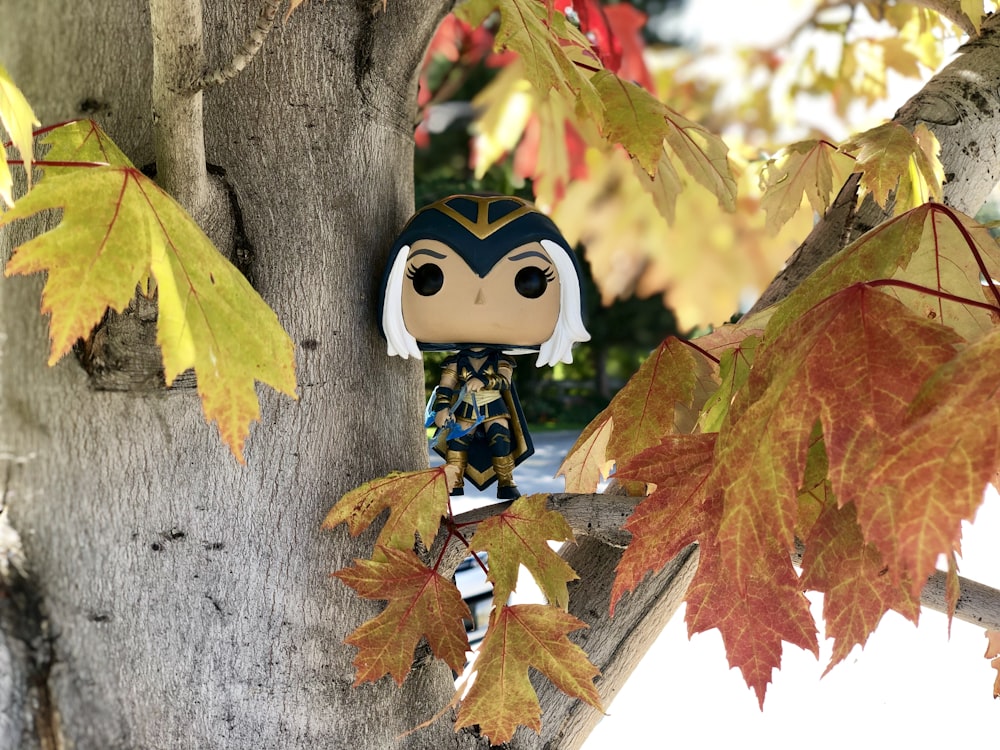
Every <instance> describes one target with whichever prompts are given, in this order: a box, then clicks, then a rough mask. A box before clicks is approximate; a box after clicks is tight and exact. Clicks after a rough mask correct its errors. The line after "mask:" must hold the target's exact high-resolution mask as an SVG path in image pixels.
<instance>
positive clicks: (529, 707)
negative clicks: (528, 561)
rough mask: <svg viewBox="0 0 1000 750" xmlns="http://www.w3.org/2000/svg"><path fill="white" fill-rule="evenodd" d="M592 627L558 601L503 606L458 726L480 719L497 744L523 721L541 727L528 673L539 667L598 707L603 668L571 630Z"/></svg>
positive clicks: (566, 689) (488, 634)
mask: <svg viewBox="0 0 1000 750" xmlns="http://www.w3.org/2000/svg"><path fill="white" fill-rule="evenodd" d="M585 627H587V626H586V624H585V623H583V622H581V621H580V620H578V619H577V618H575V617H573V616H572V615H570V614H567V613H566V612H563V611H562V610H559V609H556V608H555V607H549V606H545V605H541V604H518V605H516V606H513V607H508V606H503V607H501V608H500V611H499V613H498V614H497V616H496V618H495V620H494V622H493V623H492V624H491V625H490V628H489V630H487V631H486V637H485V638H484V639H483V642H482V644H481V645H480V647H479V655H478V656H477V657H476V663H475V673H474V674H475V675H476V677H475V682H474V683H473V684H472V687H471V688H469V692H468V693H467V694H466V696H465V698H464V699H463V700H462V706H461V708H460V709H459V712H458V721H457V722H456V723H455V729H456V730H457V729H461V728H462V727H467V726H471V725H473V724H478V725H479V730H480V731H481V732H482V733H483V734H484V735H486V736H487V737H489V739H490V742H491V743H492V744H494V745H499V744H501V743H504V742H507V741H508V740H510V738H511V737H513V735H514V730H515V729H516V728H517V727H518V725H523V726H526V727H529V728H531V729H533V730H534V731H535V732H537V731H538V730H539V729H540V728H541V722H540V720H539V719H540V715H541V711H540V707H539V705H538V696H537V694H536V693H535V690H534V688H532V687H531V681H530V680H529V679H528V668H529V667H534V668H535V669H537V670H538V671H539V672H541V673H542V674H544V675H545V676H546V677H548V678H549V680H551V681H552V682H553V683H554V684H555V686H556V687H558V688H559V689H560V690H562V691H563V692H564V693H566V694H567V695H569V696H571V697H573V698H578V699H580V700H582V701H583V702H584V703H587V704H588V705H590V706H593V707H594V708H596V709H597V710H598V711H603V709H602V708H601V699H600V696H599V695H598V693H597V688H596V687H594V677H595V676H597V674H598V670H597V668H596V667H594V665H593V664H591V663H590V660H589V659H587V655H586V654H585V653H584V651H583V649H581V648H580V647H579V646H577V645H575V644H573V643H571V642H570V641H569V639H568V638H566V634H567V633H571V632H573V631H574V630H579V629H580V628H585Z"/></svg>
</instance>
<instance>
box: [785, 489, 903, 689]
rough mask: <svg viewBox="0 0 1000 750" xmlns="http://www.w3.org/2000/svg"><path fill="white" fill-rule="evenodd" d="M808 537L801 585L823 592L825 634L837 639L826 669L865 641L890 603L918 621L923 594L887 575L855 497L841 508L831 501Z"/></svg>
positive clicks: (829, 668)
mask: <svg viewBox="0 0 1000 750" xmlns="http://www.w3.org/2000/svg"><path fill="white" fill-rule="evenodd" d="M831 500H832V498H831ZM804 541H805V545H806V551H805V555H803V558H802V587H803V588H806V589H812V590H814V591H821V592H823V594H824V597H823V619H824V620H825V621H826V635H827V637H828V638H833V639H834V644H833V655H832V656H831V658H830V663H829V664H828V665H827V668H826V672H829V671H830V670H831V669H833V667H834V666H835V665H836V664H837V663H839V662H841V661H843V659H845V658H846V657H847V655H848V654H849V653H850V651H851V649H852V648H853V647H854V646H855V645H856V644H860V645H861V646H864V645H865V642H866V641H867V640H868V636H869V635H871V633H872V632H874V630H875V627H876V626H877V625H878V623H879V621H880V620H881V619H882V615H884V614H885V613H886V612H888V611H889V610H890V609H893V610H895V611H897V612H899V613H900V614H901V615H903V616H904V617H906V618H908V619H910V620H912V621H913V622H916V621H917V618H918V617H919V616H920V599H919V596H914V595H913V593H912V592H911V591H910V588H909V586H907V585H903V584H900V583H895V582H893V580H892V576H888V575H885V573H886V569H885V564H884V563H883V562H882V556H881V555H880V554H879V552H878V550H877V549H876V548H875V547H874V546H873V545H871V544H866V543H865V540H864V538H863V537H862V535H861V529H860V527H859V526H858V522H857V515H856V513H855V510H854V505H853V504H852V503H848V504H846V505H844V506H843V507H842V508H838V507H837V506H836V504H835V503H833V502H830V503H829V504H828V505H827V506H826V508H824V510H823V512H822V513H821V514H820V517H819V519H817V522H816V524H815V525H814V526H813V528H812V529H811V533H810V536H809V537H808V538H807V539H806V540H804ZM824 674H825V672H824Z"/></svg>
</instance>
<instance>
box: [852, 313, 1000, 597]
mask: <svg viewBox="0 0 1000 750" xmlns="http://www.w3.org/2000/svg"><path fill="white" fill-rule="evenodd" d="M998 359H1000V331H997V332H994V333H991V334H989V335H988V336H984V337H983V338H982V339H980V340H979V341H976V342H974V343H973V344H971V345H969V346H968V347H966V348H965V349H963V350H962V351H961V352H959V354H958V355H957V356H955V357H954V359H952V360H951V361H950V362H948V363H947V364H945V365H944V366H943V367H941V368H940V369H939V370H938V372H937V373H935V375H934V377H933V378H931V379H930V380H929V381H928V382H927V383H926V384H925V386H924V387H923V388H922V389H921V392H920V394H919V395H918V396H917V397H916V398H915V399H914V401H913V406H912V407H911V409H910V411H909V413H908V414H907V415H906V420H905V422H904V423H903V429H902V430H897V431H896V434H895V437H894V439H893V441H892V442H891V444H889V445H887V446H886V447H885V450H884V452H883V454H882V455H881V456H880V457H879V459H878V462H877V464H876V465H875V466H874V467H873V468H872V470H871V471H870V472H869V476H868V478H867V486H866V487H865V488H864V490H865V491H864V492H863V493H861V497H859V499H858V500H857V501H856V505H857V509H858V521H859V523H860V525H861V528H862V530H863V531H864V534H865V538H866V539H868V540H869V541H871V542H872V543H873V544H875V545H876V546H878V548H879V551H880V552H881V553H882V556H883V557H884V558H885V561H886V564H887V565H888V566H889V570H890V572H891V574H892V576H893V578H894V580H897V581H898V580H901V578H902V576H903V575H908V576H909V579H910V585H911V586H912V588H913V590H914V592H915V593H917V592H919V590H920V588H921V586H922V585H923V582H924V580H925V579H926V578H927V576H928V575H930V574H931V573H932V572H933V571H934V569H935V565H936V562H937V557H938V555H939V554H947V553H948V552H950V551H951V550H953V549H956V547H957V544H958V541H959V539H960V538H961V532H962V526H961V524H962V521H963V520H969V521H971V520H972V519H973V517H974V516H975V513H976V510H977V509H978V508H979V506H980V505H981V504H982V502H983V492H984V490H985V488H986V485H987V484H988V483H989V482H990V481H991V479H992V478H993V477H994V475H995V473H996V468H997V466H998V465H1000V398H998V396H1000V394H998V387H1000V386H998V384H997V378H996V362H997V361H998Z"/></svg>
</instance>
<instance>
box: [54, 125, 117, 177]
mask: <svg viewBox="0 0 1000 750" xmlns="http://www.w3.org/2000/svg"><path fill="white" fill-rule="evenodd" d="M40 133H42V134H43V137H42V138H41V143H42V145H45V146H48V147H49V150H48V152H47V153H46V154H45V161H46V162H50V163H51V162H55V163H64V164H66V165H67V166H50V165H46V166H45V168H44V173H45V175H46V176H54V175H57V174H66V173H68V172H72V171H74V170H79V167H75V166H73V165H74V164H84V165H94V164H107V165H108V166H111V167H131V166H133V164H132V162H131V161H130V160H129V158H128V157H127V156H125V154H123V153H122V151H121V149H119V148H118V146H117V145H116V144H115V142H114V141H112V140H111V138H110V137H108V134H107V133H105V132H104V131H103V130H102V129H101V127H100V126H99V125H98V124H97V123H96V122H94V121H93V120H73V121H72V122H66V123H63V124H61V125H59V126H58V127H55V128H52V129H51V130H42V131H40Z"/></svg>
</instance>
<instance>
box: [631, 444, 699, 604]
mask: <svg viewBox="0 0 1000 750" xmlns="http://www.w3.org/2000/svg"><path fill="white" fill-rule="evenodd" d="M715 438H716V436H715V434H707V435H668V436H667V437H666V438H664V440H663V442H662V443H660V444H659V445H656V446H653V447H652V448H647V449H646V450H644V451H643V452H642V453H640V454H639V455H637V456H635V457H634V458H633V459H632V460H631V461H629V462H628V463H627V464H625V465H624V466H622V467H621V468H620V469H619V470H618V476H619V478H620V479H622V480H625V481H633V482H645V483H647V484H650V485H654V486H655V489H654V490H653V492H652V494H650V495H649V497H647V498H646V499H645V500H643V501H642V502H641V503H639V505H637V506H636V509H635V511H634V512H633V513H632V515H631V516H629V518H628V520H627V521H626V522H625V529H626V530H627V531H628V532H629V533H631V534H632V541H631V542H630V543H629V546H628V547H626V548H625V552H624V553H623V554H622V558H621V560H620V561H619V562H618V567H617V568H616V570H615V582H614V585H613V586H612V588H611V614H612V615H614V613H615V606H616V605H617V603H618V600H619V599H621V597H622V596H623V595H624V594H625V593H626V592H628V591H634V590H635V587H636V586H638V585H639V582H640V581H642V579H643V578H645V577H646V574H647V573H655V572H659V571H660V570H662V569H663V567H664V566H665V565H666V564H667V563H669V562H670V561H671V560H672V559H673V558H674V556H676V555H677V553H678V552H680V551H681V550H682V549H684V547H686V546H687V545H689V544H691V543H692V542H694V541H698V540H699V539H700V540H702V541H704V540H707V539H711V538H713V537H714V535H715V533H716V531H717V526H718V517H717V516H718V510H717V509H716V508H715V506H716V505H718V501H719V499H718V498H717V497H716V498H713V499H711V501H710V499H709V497H708V496H707V494H706V492H705V490H706V486H707V485H706V480H707V479H708V475H709V473H710V472H711V470H712V460H713V458H714V451H715ZM713 503H714V504H713Z"/></svg>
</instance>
